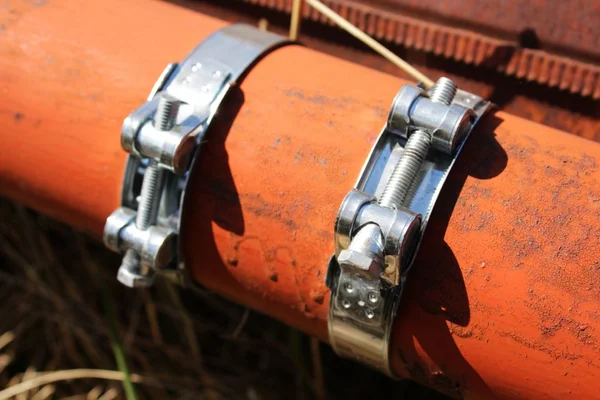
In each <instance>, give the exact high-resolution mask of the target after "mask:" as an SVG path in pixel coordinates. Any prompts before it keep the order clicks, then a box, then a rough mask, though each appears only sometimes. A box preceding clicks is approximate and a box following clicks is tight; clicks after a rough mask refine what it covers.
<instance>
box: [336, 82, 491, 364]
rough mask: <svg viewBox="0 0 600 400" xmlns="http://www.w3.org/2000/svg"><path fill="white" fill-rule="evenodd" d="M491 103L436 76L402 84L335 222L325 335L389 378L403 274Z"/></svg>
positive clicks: (345, 352)
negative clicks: (425, 85)
mask: <svg viewBox="0 0 600 400" xmlns="http://www.w3.org/2000/svg"><path fill="white" fill-rule="evenodd" d="M489 108H490V103H489V102H487V101H484V100H483V99H482V98H481V97H478V96H475V95H473V94H471V93H468V92H464V91H461V90H457V87H456V85H455V84H454V82H452V81H451V80H450V79H447V78H440V79H439V80H438V81H437V83H436V84H435V86H434V87H433V88H432V89H431V90H430V91H425V90H424V89H422V88H421V87H419V86H412V85H405V86H403V87H402V88H401V89H400V91H399V92H398V94H397V95H396V98H395V99H394V102H393V104H392V108H391V110H390V113H389V117H388V120H387V123H386V125H385V127H384V128H383V130H382V132H381V134H380V136H379V138H378V140H377V141H376V143H375V145H374V146H373V148H372V150H371V153H370V154H369V156H368V158H367V161H366V163H365V165H364V167H363V170H362V172H361V173H360V177H359V179H358V182H357V183H356V186H355V188H354V189H352V190H351V191H350V192H349V193H348V194H347V195H346V197H345V198H344V200H343V201H342V205H341V206H340V209H339V211H338V215H337V218H336V221H335V254H334V255H333V257H332V258H331V260H330V262H329V267H328V270H327V278H326V283H327V287H328V288H329V289H330V290H331V300H330V304H329V339H330V342H331V344H332V346H333V348H334V350H335V351H336V352H337V353H338V354H339V355H340V356H343V357H347V358H351V359H355V360H358V361H361V362H363V363H365V364H367V365H369V366H371V367H373V368H375V369H378V370H380V371H382V372H384V373H386V374H387V375H390V376H391V375H392V372H391V369H390V364H389V341H390V335H391V329H392V326H393V322H394V318H395V315H396V312H397V309H398V305H399V302H400V295H401V293H402V288H403V285H404V282H405V278H406V275H407V273H408V271H409V270H410V268H411V266H412V264H413V262H414V259H415V256H416V254H417V251H418V249H419V246H420V244H421V241H422V239H423V235H424V233H425V228H426V226H427V223H428V221H429V218H430V216H431V212H432V210H433V207H434V205H435V202H436V200H437V197H438V195H439V193H440V191H441V189H442V187H443V185H444V182H445V181H446V178H447V177H448V174H449V172H450V170H451V169H452V166H453V165H454V162H455V161H456V158H457V157H458V155H459V153H460V150H461V149H462V147H463V144H464V143H465V141H466V139H467V138H468V136H469V134H470V133H471V131H472V130H473V127H474V126H475V125H476V123H477V122H478V121H479V119H480V118H481V117H482V116H483V114H484V113H485V112H486V111H487V110H488V109H489Z"/></svg>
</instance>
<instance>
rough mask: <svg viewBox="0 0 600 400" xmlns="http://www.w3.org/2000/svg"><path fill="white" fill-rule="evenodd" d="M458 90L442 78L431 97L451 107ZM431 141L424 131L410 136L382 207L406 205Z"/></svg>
mask: <svg viewBox="0 0 600 400" xmlns="http://www.w3.org/2000/svg"><path fill="white" fill-rule="evenodd" d="M456 89H457V88H456V84H455V83H454V82H453V81H452V80H450V79H448V78H444V77H442V78H440V79H438V81H437V82H436V84H435V85H434V86H433V88H432V89H431V94H430V96H429V97H430V99H431V101H432V102H434V103H440V104H445V105H450V104H451V103H452V100H453V99H454V96H455V95H456ZM431 141H432V135H431V134H430V133H428V132H425V131H424V130H422V129H417V130H416V131H415V132H413V133H412V134H411V135H410V137H409V138H408V140H407V141H406V145H405V146H404V151H403V152H402V154H401V155H400V159H399V160H398V162H397V163H396V165H395V167H394V170H393V172H392V175H391V177H390V179H389V181H388V183H387V184H386V186H385V189H384V190H383V194H382V195H381V197H380V199H379V204H380V205H382V206H384V207H389V208H396V207H398V206H401V205H405V202H406V201H407V197H408V194H409V192H410V188H411V186H412V184H413V182H414V180H415V178H416V177H417V174H418V173H419V169H420V168H421V164H423V161H424V160H425V157H427V153H428V152H429V148H430V147H431Z"/></svg>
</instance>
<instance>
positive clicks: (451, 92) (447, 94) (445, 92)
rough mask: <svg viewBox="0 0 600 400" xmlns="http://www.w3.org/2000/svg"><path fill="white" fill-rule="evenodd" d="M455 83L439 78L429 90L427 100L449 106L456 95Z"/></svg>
mask: <svg viewBox="0 0 600 400" xmlns="http://www.w3.org/2000/svg"><path fill="white" fill-rule="evenodd" d="M456 90H457V87H456V83H454V82H453V81H452V80H451V79H448V78H445V77H441V78H440V79H438V80H437V82H436V83H435V85H433V87H432V88H431V93H430V95H429V98H430V99H431V101H433V102H434V103H440V104H445V105H447V106H449V105H450V104H452V100H454V96H455V95H456Z"/></svg>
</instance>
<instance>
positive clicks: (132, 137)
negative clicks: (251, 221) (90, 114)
mask: <svg viewBox="0 0 600 400" xmlns="http://www.w3.org/2000/svg"><path fill="white" fill-rule="evenodd" d="M286 42H287V38H285V37H282V36H279V35H275V34H273V33H269V32H266V31H261V30H258V29H256V28H254V27H252V26H249V25H241V24H236V25H231V26H228V27H226V28H223V29H221V30H219V31H217V32H215V33H213V34H212V35H211V36H209V37H208V38H207V39H206V40H204V41H203V42H202V43H200V45H198V46H197V47H196V48H195V49H194V50H193V51H192V52H191V54H190V55H189V56H188V57H187V58H186V59H185V60H184V61H183V62H182V63H181V64H179V65H178V64H169V65H168V66H167V67H166V69H165V70H164V72H163V73H162V74H161V75H160V77H159V79H158V81H157V82H156V83H155V85H154V87H153V88H152V91H151V93H150V95H149V96H148V100H147V102H146V103H144V104H142V105H141V106H140V107H139V108H138V109H137V110H135V111H133V112H132V113H131V114H130V115H129V116H128V117H127V118H126V119H125V121H124V123H123V127H122V130H121V145H122V147H123V149H124V150H125V151H127V152H128V153H129V156H128V159H127V166H126V168H125V175H124V178H123V191H122V195H121V207H120V208H118V209H117V210H115V211H114V212H113V213H112V214H111V215H110V217H108V219H107V220H106V225H105V226H104V243H105V244H106V246H108V247H109V248H110V249H112V250H114V251H117V252H123V253H124V254H125V255H124V257H123V263H122V264H121V267H120V268H119V272H118V276H117V277H118V279H119V281H120V282H122V283H123V284H125V285H127V286H129V287H145V286H150V285H151V284H152V283H153V280H154V275H155V273H156V272H159V271H160V272H161V273H164V274H167V275H168V276H170V277H172V278H173V279H175V280H177V281H179V282H181V281H182V278H183V274H182V272H183V271H184V261H183V260H182V257H181V251H180V240H179V238H178V236H179V227H180V222H181V220H182V218H183V215H182V213H181V210H182V209H183V202H184V201H185V187H186V185H187V179H188V175H189V170H190V169H191V165H192V164H193V161H194V158H195V154H196V152H197V149H198V147H199V144H200V143H201V140H202V139H203V137H204V134H205V132H206V131H207V128H208V127H209V125H210V123H211V121H212V119H213V117H214V116H215V114H216V112H217V110H218V108H219V106H220V105H221V102H222V101H223V99H224V98H225V96H226V94H227V93H228V91H229V89H230V88H231V87H232V86H233V85H235V84H236V82H237V80H238V79H239V78H240V77H241V76H242V75H243V74H244V72H246V71H247V70H248V68H249V67H250V66H251V65H252V64H253V63H254V62H255V61H256V60H257V59H258V58H260V57H261V56H262V55H264V54H265V53H266V52H268V51H270V50H272V49H273V48H275V47H277V46H280V45H282V44H284V43H286Z"/></svg>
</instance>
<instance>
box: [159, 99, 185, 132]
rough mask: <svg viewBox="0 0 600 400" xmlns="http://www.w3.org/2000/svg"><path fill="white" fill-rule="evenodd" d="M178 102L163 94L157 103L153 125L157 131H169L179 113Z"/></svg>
mask: <svg viewBox="0 0 600 400" xmlns="http://www.w3.org/2000/svg"><path fill="white" fill-rule="evenodd" d="M179 104H180V103H179V101H177V99H176V98H174V97H173V96H171V95H168V94H166V93H163V95H162V96H161V97H160V100H159V101H158V106H157V108H156V114H155V116H154V122H153V125H154V127H155V128H156V129H158V130H159V131H165V132H166V131H170V130H171V129H172V128H173V125H175V120H176V119H177V113H178V112H179Z"/></svg>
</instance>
